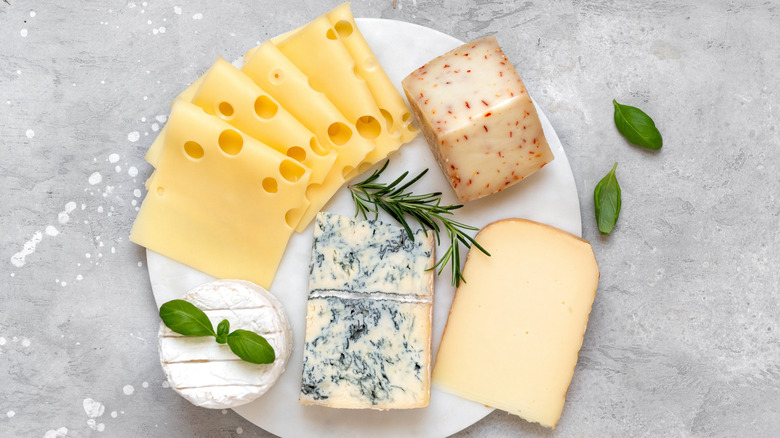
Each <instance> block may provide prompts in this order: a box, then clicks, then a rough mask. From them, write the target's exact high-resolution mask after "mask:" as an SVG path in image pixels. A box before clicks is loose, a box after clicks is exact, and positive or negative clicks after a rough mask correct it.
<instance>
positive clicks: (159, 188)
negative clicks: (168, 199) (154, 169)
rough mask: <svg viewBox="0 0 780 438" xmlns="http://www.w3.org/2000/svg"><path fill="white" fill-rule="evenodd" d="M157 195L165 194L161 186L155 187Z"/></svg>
mask: <svg viewBox="0 0 780 438" xmlns="http://www.w3.org/2000/svg"><path fill="white" fill-rule="evenodd" d="M157 195H158V196H165V189H164V188H162V187H157Z"/></svg>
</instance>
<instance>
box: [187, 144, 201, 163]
mask: <svg viewBox="0 0 780 438" xmlns="http://www.w3.org/2000/svg"><path fill="white" fill-rule="evenodd" d="M184 153H185V154H187V155H189V157H190V158H193V159H195V160H199V159H201V158H203V146H201V145H199V144H198V143H196V142H194V141H188V142H187V143H184Z"/></svg>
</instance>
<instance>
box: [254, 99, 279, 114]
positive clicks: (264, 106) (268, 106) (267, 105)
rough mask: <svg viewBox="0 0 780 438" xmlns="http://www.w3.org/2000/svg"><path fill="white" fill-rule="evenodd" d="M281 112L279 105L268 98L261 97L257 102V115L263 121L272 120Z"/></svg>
mask: <svg viewBox="0 0 780 438" xmlns="http://www.w3.org/2000/svg"><path fill="white" fill-rule="evenodd" d="M277 111H279V105H277V104H276V102H274V101H273V100H271V98H269V97H268V96H260V97H258V98H257V100H255V113H256V114H257V116H258V117H260V118H261V119H266V120H268V119H271V118H273V116H275V115H276V112H277Z"/></svg>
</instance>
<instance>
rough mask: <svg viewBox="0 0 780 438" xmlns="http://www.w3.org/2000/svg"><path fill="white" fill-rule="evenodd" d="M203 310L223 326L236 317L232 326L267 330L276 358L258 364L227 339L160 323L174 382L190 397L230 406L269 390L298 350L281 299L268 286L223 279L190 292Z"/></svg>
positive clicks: (220, 406)
mask: <svg viewBox="0 0 780 438" xmlns="http://www.w3.org/2000/svg"><path fill="white" fill-rule="evenodd" d="M183 299H184V300H187V301H189V302H191V303H193V304H195V306H197V307H198V308H199V309H201V310H203V311H204V312H205V313H206V315H207V316H208V317H209V319H210V320H211V322H212V324H213V326H214V327H215V329H216V327H217V324H219V322H220V321H222V320H223V319H227V320H228V321H230V331H231V332H232V331H233V330H236V329H244V330H250V331H253V332H255V333H257V334H259V335H261V336H263V337H264V338H265V339H266V340H267V341H268V343H269V344H271V346H272V347H273V348H274V352H275V353H276V360H275V361H274V362H273V363H270V364H253V363H249V362H245V361H243V360H241V359H240V358H239V357H238V356H236V355H235V354H233V352H232V351H230V347H228V345H227V344H218V343H216V342H215V340H214V338H212V337H210V336H209V337H190V336H181V335H179V334H177V333H174V332H173V331H171V330H170V329H169V328H168V327H166V326H165V324H162V323H161V324H160V330H159V333H158V338H159V341H160V342H159V351H160V363H161V364H162V368H163V371H164V372H165V376H166V377H167V378H168V382H169V383H170V385H171V388H173V389H174V390H175V391H176V392H178V393H179V394H180V395H181V396H182V397H184V398H185V399H187V400H188V401H189V402H190V403H192V404H194V405H196V406H201V407H204V408H211V409H227V408H233V407H236V406H240V405H243V404H245V403H249V402H251V401H252V400H255V399H256V398H258V397H260V396H261V395H263V394H265V392H266V391H268V389H270V388H271V387H272V386H273V385H274V383H276V381H277V380H278V379H279V377H280V376H281V375H282V373H283V372H284V368H285V366H286V364H287V359H288V358H289V357H290V352H291V351H292V332H291V330H290V323H289V321H288V320H287V315H286V314H285V312H284V308H283V307H282V305H281V303H280V302H279V301H278V300H277V299H276V298H275V297H274V296H273V295H271V293H270V292H268V291H267V290H265V289H263V288H262V287H260V286H258V285H256V284H254V283H251V282H248V281H243V280H217V281H212V282H210V283H206V284H203V285H200V286H198V287H196V288H194V289H192V290H191V291H189V292H188V293H187V295H185V296H184V298H183Z"/></svg>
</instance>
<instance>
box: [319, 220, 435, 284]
mask: <svg viewBox="0 0 780 438" xmlns="http://www.w3.org/2000/svg"><path fill="white" fill-rule="evenodd" d="M432 242H433V240H432V236H426V234H425V233H424V232H423V231H422V230H419V231H418V232H417V236H416V238H415V239H414V240H412V239H411V238H409V235H408V234H406V232H405V231H404V229H403V228H401V227H396V226H393V225H389V224H384V223H381V222H377V221H355V220H352V219H350V218H348V217H345V216H339V215H333V214H322V215H321V216H319V217H318V220H317V226H316V227H315V228H314V245H313V250H312V264H311V270H310V274H309V275H310V277H309V286H310V287H311V288H312V289H334V290H345V291H350V292H383V293H391V294H408V295H421V296H430V295H431V294H432V290H433V289H432V286H431V282H432V281H433V275H432V274H433V273H432V271H429V270H428V269H429V268H430V267H431V265H430V263H431V262H432V261H433V250H434V246H433V243H432Z"/></svg>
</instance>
